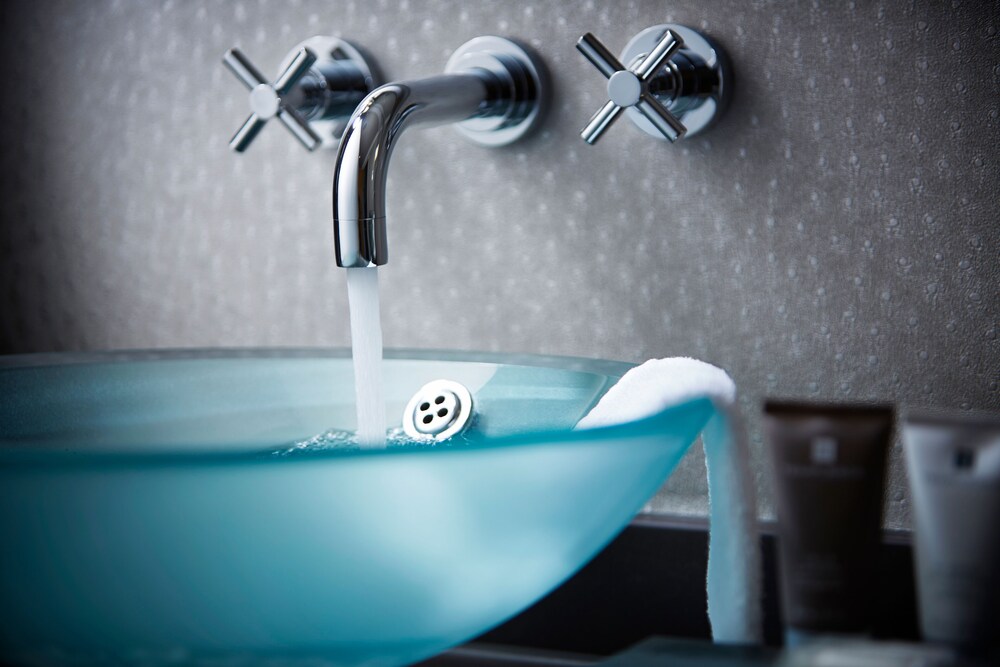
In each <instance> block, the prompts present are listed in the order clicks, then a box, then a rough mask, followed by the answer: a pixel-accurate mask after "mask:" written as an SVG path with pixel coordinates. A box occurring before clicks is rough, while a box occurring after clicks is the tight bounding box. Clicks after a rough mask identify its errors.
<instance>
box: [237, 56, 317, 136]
mask: <svg viewBox="0 0 1000 667" xmlns="http://www.w3.org/2000/svg"><path fill="white" fill-rule="evenodd" d="M222 62H224V63H225V64H226V66H227V67H228V68H229V71H231V72H232V73H233V74H235V75H236V78H237V79H239V80H240V81H242V82H243V84H244V85H246V87H247V88H249V89H250V112H251V113H250V117H249V118H247V119H246V122H244V123H243V126H242V127H241V128H240V129H239V130H237V131H236V134H235V135H233V138H232V139H231V140H230V141H229V146H230V148H232V149H233V150H234V151H237V152H238V153H242V152H243V151H245V150H246V149H247V147H248V146H249V145H250V143H251V142H252V141H253V140H254V137H256V136H257V134H258V133H260V131H261V130H262V129H264V125H266V124H267V121H269V120H270V119H272V118H274V117H275V116H277V117H278V120H280V121H281V123H282V124H283V125H284V126H285V127H287V128H288V130H289V131H290V132H291V133H292V135H294V136H295V138H296V139H298V140H299V142H300V143H301V144H302V145H303V146H305V147H306V149H307V150H310V151H312V150H315V149H316V148H317V147H319V146H320V145H321V144H322V143H323V140H322V139H321V138H320V137H319V135H317V134H316V133H315V132H314V131H313V130H312V128H311V127H309V122H308V121H306V120H305V119H304V118H303V117H302V116H301V115H300V114H299V112H298V111H296V110H295V109H294V108H292V107H291V106H290V105H288V104H285V97H286V96H287V95H288V93H289V92H290V91H291V90H292V88H293V87H294V86H295V84H296V83H298V82H299V80H300V79H301V78H302V77H303V76H304V75H305V74H306V72H308V71H309V68H310V67H312V66H313V64H314V63H315V62H316V54H314V53H313V52H312V51H311V50H310V49H308V48H305V47H303V48H301V49H299V51H298V53H296V54H295V57H293V58H292V61H291V63H289V65H288V67H286V68H285V71H284V72H282V73H281V75H280V76H279V77H278V78H277V79H275V80H274V83H268V82H267V80H266V79H265V78H264V75H262V74H261V73H260V72H259V71H258V70H257V68H256V67H254V66H253V63H251V62H250V61H249V60H248V59H247V57H246V56H245V55H243V52H242V51H240V50H239V49H236V48H232V49H229V50H228V51H227V52H226V55H225V56H224V57H223V59H222Z"/></svg>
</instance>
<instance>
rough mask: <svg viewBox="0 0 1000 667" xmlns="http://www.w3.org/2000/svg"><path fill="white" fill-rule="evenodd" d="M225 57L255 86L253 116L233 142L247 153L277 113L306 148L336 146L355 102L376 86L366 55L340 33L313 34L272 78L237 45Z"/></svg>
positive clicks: (239, 76) (231, 68)
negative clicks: (268, 79)
mask: <svg viewBox="0 0 1000 667" xmlns="http://www.w3.org/2000/svg"><path fill="white" fill-rule="evenodd" d="M222 62H223V63H224V64H225V65H226V67H228V68H229V71H231V72H232V73H233V74H234V75H235V76H236V78H237V79H239V80H240V81H241V82H242V83H243V85H245V86H246V87H247V88H248V89H249V90H250V95H249V102H250V116H249V117H248V118H247V119H246V121H244V123H243V125H242V126H241V127H240V129H239V130H237V131H236V134H235V135H233V138H232V139H231V140H230V141H229V146H230V148H232V149H233V150H234V151H236V152H238V153H242V152H243V151H245V150H246V149H247V148H248V147H249V146H250V144H251V143H253V140H254V139H255V138H256V137H257V135H258V134H260V131H261V130H262V129H264V126H265V125H266V124H267V122H268V121H269V120H271V119H272V118H277V119H278V120H279V121H280V122H281V124H282V125H284V126H285V127H286V128H287V129H288V131H289V132H291V133H292V136H294V137H295V138H296V139H298V141H299V143H301V144H302V145H303V146H304V147H305V148H306V150H309V151H313V150H315V149H317V148H319V147H320V146H335V145H336V143H337V140H338V139H339V138H340V135H341V134H343V131H344V125H345V124H346V121H347V119H348V118H349V117H350V115H351V113H352V112H353V111H354V107H355V106H357V104H358V103H359V102H360V101H361V100H362V99H363V98H364V96H365V95H367V94H368V93H369V92H371V90H373V89H374V87H375V78H374V76H373V75H372V72H371V69H370V68H369V66H368V63H367V62H366V61H365V59H364V57H363V56H362V55H361V54H360V52H358V51H357V50H356V49H355V48H354V47H353V46H351V45H350V44H348V43H347V42H345V41H343V40H340V39H337V38H335V37H312V38H310V39H308V40H306V41H304V42H302V43H301V44H300V45H298V46H297V47H296V48H295V49H294V50H293V51H292V52H291V53H290V54H289V56H288V57H287V58H286V64H285V66H284V68H283V69H282V72H281V74H279V75H278V77H277V78H276V79H275V80H274V81H273V82H271V83H268V82H267V80H266V79H265V78H264V75H263V74H261V73H260V71H259V70H258V69H257V68H256V67H254V65H253V63H251V62H250V59H249V58H247V57H246V56H245V55H244V54H243V52H242V51H240V50H239V49H237V48H232V49H229V50H228V51H227V52H226V54H225V56H223V58H222Z"/></svg>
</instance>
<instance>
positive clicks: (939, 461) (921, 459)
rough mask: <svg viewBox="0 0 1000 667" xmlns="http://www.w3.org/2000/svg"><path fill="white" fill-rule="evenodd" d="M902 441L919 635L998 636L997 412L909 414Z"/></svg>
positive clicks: (970, 643)
mask: <svg viewBox="0 0 1000 667" xmlns="http://www.w3.org/2000/svg"><path fill="white" fill-rule="evenodd" d="M903 448H904V450H905V454H906V466H907V472H908V473H909V477H910V488H911V491H912V498H913V522H914V553H915V558H916V572H917V593H918V595H919V600H920V625H921V629H922V630H923V635H924V638H925V639H927V640H930V641H936V642H945V643H948V644H952V645H955V646H958V647H964V648H977V649H987V650H989V649H990V648H993V647H996V645H997V644H998V642H1000V415H989V416H983V415H977V416H969V415H945V416H941V415H932V414H910V415H908V416H907V418H906V421H905V424H904V428H903Z"/></svg>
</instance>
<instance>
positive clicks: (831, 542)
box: [764, 401, 893, 644]
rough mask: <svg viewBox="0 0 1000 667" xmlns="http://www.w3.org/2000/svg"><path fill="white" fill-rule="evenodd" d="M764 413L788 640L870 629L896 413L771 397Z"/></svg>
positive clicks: (889, 409) (885, 407)
mask: <svg viewBox="0 0 1000 667" xmlns="http://www.w3.org/2000/svg"><path fill="white" fill-rule="evenodd" d="M764 413H765V419H764V428H765V432H766V433H767V436H768V439H769V440H770V445H771V447H770V449H771V454H772V459H773V462H774V484H775V505H776V508H777V514H778V564H779V570H780V582H781V602H782V614H783V616H784V622H785V626H786V632H787V634H786V641H787V642H788V643H789V644H796V643H799V642H801V641H802V640H804V639H807V638H809V637H811V636H814V635H830V634H834V635H836V634H863V633H866V632H867V631H868V629H869V626H870V620H871V618H870V616H871V605H872V590H873V588H874V575H875V570H876V564H877V561H878V548H879V542H880V536H881V529H882V490H883V485H884V479H885V468H886V453H887V451H888V445H889V436H890V435H891V433H892V423H893V413H892V407H891V406H888V405H879V406H870V405H864V406H861V405H818V404H817V405H811V404H808V403H792V402H783V401H768V402H767V403H765V405H764Z"/></svg>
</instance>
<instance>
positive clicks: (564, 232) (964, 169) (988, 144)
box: [0, 0, 1000, 525]
mask: <svg viewBox="0 0 1000 667" xmlns="http://www.w3.org/2000/svg"><path fill="white" fill-rule="evenodd" d="M664 21H675V22H680V23H685V24H688V25H691V26H694V27H699V28H702V29H704V30H705V31H707V32H708V33H709V34H711V35H712V36H714V37H716V38H717V39H718V40H719V41H720V42H722V43H723V44H724V45H725V46H726V47H727V48H728V50H729V52H730V54H731V56H732V59H733V60H734V62H735V69H736V75H737V78H738V80H737V88H736V96H735V99H734V103H733V105H732V107H731V108H730V111H729V114H728V116H727V117H726V118H725V119H724V121H723V122H722V123H721V124H720V125H718V126H717V127H716V128H715V129H714V130H713V131H712V132H711V133H710V134H708V135H706V136H705V137H704V138H695V139H693V140H691V141H688V142H686V143H682V144H678V145H675V146H670V145H666V144H664V143H659V142H655V141H650V140H649V139H648V138H647V137H646V135H644V134H642V133H640V132H639V131H638V130H636V129H634V128H633V127H631V126H630V125H629V124H628V123H625V122H621V123H619V124H618V126H616V127H614V128H613V129H612V131H611V132H610V133H609V134H608V135H607V136H606V137H605V138H604V139H603V140H602V141H601V142H600V144H599V145H598V146H596V147H588V146H586V145H584V144H583V143H582V142H581V141H580V140H579V138H578V136H577V132H578V130H579V129H580V127H581V126H582V125H583V124H584V123H585V122H586V120H587V119H588V118H589V116H590V114H591V113H592V112H593V111H594V110H595V109H597V107H598V106H599V105H600V103H601V102H602V101H603V99H604V97H603V96H604V92H603V88H604V87H603V84H602V79H601V77H600V76H599V75H598V74H597V73H596V71H594V70H593V68H592V67H591V66H590V65H589V64H587V63H586V62H584V60H583V59H582V58H581V57H580V56H579V55H578V54H577V53H576V52H575V50H574V48H573V45H574V42H575V41H576V39H577V37H579V35H581V34H582V33H584V32H586V31H588V30H589V31H593V32H595V33H596V34H597V35H598V36H599V37H600V38H601V39H603V40H605V41H606V43H607V44H609V45H610V46H611V48H612V49H613V50H616V51H617V50H618V49H620V48H621V47H622V46H623V45H624V44H625V42H626V41H628V39H629V38H630V37H631V35H632V34H634V33H636V32H638V31H639V30H641V29H643V28H645V27H646V26H648V25H652V24H655V23H660V22H664ZM998 27H1000V5H998V4H997V3H995V2H990V3H978V2H974V1H967V2H953V3H944V2H931V1H930V0H927V1H925V2H916V3H901V2H895V1H890V0H887V1H885V2H865V1H859V2H844V3H840V2H838V3H832V2H813V3H806V2H787V3H784V2H760V1H758V2H743V1H734V0H682V1H677V2H669V3H668V2H651V1H635V2H620V3H607V4H605V3H597V2H557V1H555V0H536V1H530V2H529V1H525V2H491V3H473V2H460V1H458V0H434V1H432V2H419V1H418V0H409V1H407V0H394V1H391V2H390V1H387V0H379V1H378V2H374V1H371V2H360V1H359V2H334V1H331V0H322V1H319V0H315V1H314V0H297V1H294V0H293V1H292V2H284V1H281V2H279V1H276V0H253V1H246V2H232V3H229V2H226V3H221V2H208V1H204V2H172V1H169V0H167V1H162V2H132V1H125V0H119V1H117V2H116V1H107V2H105V1H96V0H95V1H91V2H55V1H52V0H45V1H43V2H37V1H36V2H24V3H11V2H5V3H3V4H2V5H0V30H2V37H3V39H2V44H0V51H2V53H0V76H2V80H3V81H4V83H5V89H6V91H7V93H6V94H5V99H4V102H3V104H2V105H0V127H2V132H0V173H2V175H3V179H2V182H3V186H2V197H0V215H2V229H0V299H2V301H0V307H2V308H3V315H2V319H0V350H2V351H4V352H27V351H33V350H75V349H99V348H126V347H159V346H235V345H309V346H313V345H347V344H348V342H349V333H348V324H347V306H346V296H345V291H346V289H345V284H344V277H343V275H342V274H341V272H339V271H338V270H336V268H335V267H334V266H333V265H332V260H331V252H332V251H331V246H332V241H331V235H330V183H331V173H332V166H333V160H334V156H333V155H332V154H330V153H324V154H320V155H308V154H306V153H305V151H303V150H302V149H301V148H300V147H299V146H298V145H297V144H296V143H294V142H293V141H291V140H290V138H289V137H288V136H286V133H285V132H284V131H283V130H282V129H281V128H279V127H269V128H267V129H266V130H265V132H264V134H263V135H262V136H261V137H260V138H259V140H258V142H257V143H256V144H255V145H254V146H253V147H252V148H251V150H250V151H249V152H248V153H247V154H245V155H242V156H236V155H233V154H232V153H230V152H229V151H228V149H227V145H226V144H227V141H228V139H229V137H230V136H231V134H232V133H233V132H234V131H235V129H236V127H237V126H238V125H239V123H240V122H241V121H242V119H243V117H244V116H245V114H246V93H245V91H244V89H243V88H242V86H240V85H239V84H238V83H237V82H236V81H235V80H233V79H232V77H231V76H230V74H229V73H228V72H226V71H225V70H224V69H223V67H222V66H221V64H220V57H221V55H222V53H223V52H224V51H225V49H226V48H228V47H230V46H232V45H234V44H236V45H240V46H241V47H242V48H243V49H244V50H245V52H247V53H248V54H249V55H250V57H251V58H252V59H253V60H254V61H255V62H257V63H259V64H260V65H261V66H262V67H264V69H265V70H266V71H268V73H270V72H269V70H271V69H272V68H273V69H276V68H277V66H278V64H279V62H280V61H281V59H282V58H283V57H284V55H285V53H286V52H287V51H288V49H289V48H291V46H292V45H294V44H295V43H297V42H298V41H299V40H301V39H303V38H305V37H308V36H310V35H313V34H322V33H332V34H336V35H339V36H343V37H346V38H349V39H351V40H353V41H355V42H356V43H357V44H360V45H361V46H363V47H365V48H366V49H367V50H368V51H370V52H371V53H372V54H373V55H374V56H375V57H376V59H377V62H378V64H379V65H380V67H381V69H382V71H383V72H384V73H385V74H386V75H387V76H388V77H389V78H407V77H417V76H423V75H430V74H435V73H438V72H440V71H441V69H442V67H443V65H444V63H445V61H446V60H447V58H448V55H449V54H450V52H451V51H452V50H453V49H454V48H455V47H457V46H459V45H460V44H462V43H463V42H465V41H466V40H468V39H470V38H472V37H475V36H477V35H481V34H501V35H509V36H513V37H518V38H521V39H523V40H524V41H527V42H528V43H530V44H532V45H533V46H534V47H535V48H536V49H537V50H538V51H539V52H540V53H541V55H542V57H543V58H544V60H545V61H546V62H547V63H548V66H549V68H550V69H551V71H552V74H553V78H554V83H555V103H554V105H553V108H552V113H551V115H550V116H549V118H548V120H547V122H546V124H545V126H544V128H543V130H542V131H541V132H540V133H539V134H538V135H537V136H536V137H534V138H533V139H532V140H530V141H527V142H525V143H523V144H520V145H515V146H513V147H510V148H507V149H500V150H489V149H484V148H479V147H476V146H472V145H469V144H467V143H465V142H464V141H463V140H462V139H461V138H460V137H458V136H457V134H456V133H454V132H453V131H452V130H450V129H449V128H438V129H433V130H415V131H412V133H411V135H410V136H407V137H406V138H405V139H404V140H403V141H402V144H401V146H400V149H399V151H398V152H397V154H396V156H395V158H394V165H393V167H392V173H391V178H390V196H389V208H390V216H391V218H392V219H391V220H390V223H389V226H390V240H391V243H392V251H393V259H392V263H391V264H390V265H389V266H388V267H387V268H386V269H385V270H384V271H383V272H382V284H383V307H384V314H383V319H384V327H385V332H386V334H385V338H386V343H387V345H390V346H397V347H402V346H406V347H440V348H460V349H485V350H500V351H527V352H540V353H550V354H566V355H579V356H592V357H606V358H617V359H625V360H630V361H641V360H643V359H646V358H649V357H654V356H669V355H691V356H697V357H700V358H703V359H706V360H709V361H712V362H714V363H716V364H718V365H721V366H723V367H725V368H726V369H728V370H729V371H730V372H731V374H732V375H733V376H734V378H735V379H736V381H737V383H738V384H739V385H740V387H741V388H742V390H743V401H744V407H745V409H746V410H747V413H748V414H749V415H751V416H752V419H751V425H752V426H753V433H754V436H753V437H754V446H755V448H756V449H757V452H758V454H757V456H758V463H760V454H759V451H760V449H761V442H760V436H759V428H758V426H757V420H756V413H757V412H758V409H759V404H760V401H761V398H762V397H763V396H764V395H781V396H794V397H807V398H815V399H838V400H842V399H851V400H858V399H873V398H877V399H886V400H894V401H897V402H899V403H901V404H903V405H915V404H920V405H938V406H944V407H954V408H959V407H961V408H980V409H993V410H997V409H1000V389H998V377H1000V371H998V366H1000V342H998V340H997V329H998V322H997V320H998V313H1000V307H998V301H997V291H998V286H1000V275H998V263H997V258H998V248H1000V226H998V224H997V220H996V209H997V204H998V195H997V190H998V186H1000V179H998V167H997V165H998V163H997V156H996V146H997V140H998V138H1000V130H998V128H1000V119H998V108H1000V94H998V93H1000V64H998V61H1000V40H998V35H997V29H998ZM894 457H895V459H896V461H895V464H894V473H893V485H894V488H893V489H892V491H891V492H890V514H889V521H888V523H889V524H890V525H904V524H905V523H906V521H907V509H906V500H905V494H904V493H903V490H902V486H901V484H902V483H903V476H902V473H901V470H900V468H899V465H898V451H897V452H896V453H895V454H894ZM703 475H704V471H703V467H702V464H701V462H700V460H699V457H698V456H697V455H694V456H691V457H689V458H688V460H686V461H685V463H684V464H683V466H682V468H681V470H680V471H679V473H678V474H677V475H676V476H675V479H674V480H673V481H672V482H670V483H669V484H668V486H667V487H666V488H665V490H664V491H663V492H661V494H660V495H659V496H658V497H657V499H656V500H655V501H654V502H653V504H652V507H653V508H654V509H657V510H671V511H694V512H700V511H703V510H704V502H705V500H704V481H703ZM758 477H759V483H760V486H761V490H762V494H761V495H762V503H761V510H762V512H763V513H764V514H768V513H769V512H770V493H769V492H768V490H767V486H768V481H767V479H766V477H767V475H766V467H765V466H763V465H758Z"/></svg>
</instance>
